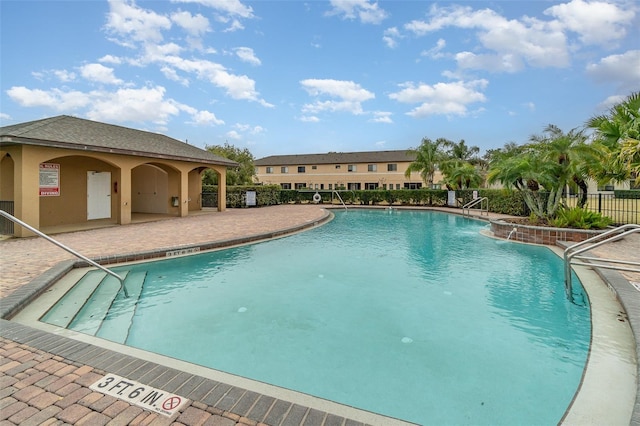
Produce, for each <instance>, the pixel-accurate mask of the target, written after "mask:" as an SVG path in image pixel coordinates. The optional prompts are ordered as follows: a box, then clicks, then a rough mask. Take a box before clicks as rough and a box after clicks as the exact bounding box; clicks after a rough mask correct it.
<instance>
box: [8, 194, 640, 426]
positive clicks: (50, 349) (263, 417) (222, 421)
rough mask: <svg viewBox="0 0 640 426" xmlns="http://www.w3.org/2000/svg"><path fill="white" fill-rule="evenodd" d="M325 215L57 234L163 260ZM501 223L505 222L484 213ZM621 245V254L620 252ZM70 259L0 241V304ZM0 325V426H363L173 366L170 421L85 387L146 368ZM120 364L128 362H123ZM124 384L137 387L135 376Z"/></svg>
mask: <svg viewBox="0 0 640 426" xmlns="http://www.w3.org/2000/svg"><path fill="white" fill-rule="evenodd" d="M325 215H326V211H325V210H324V209H322V206H314V205H283V206H273V207H268V208H260V209H231V210H227V211H226V212H210V213H208V214H201V215H194V216H190V217H186V218H174V219H166V220H159V221H154V222H148V223H141V224H132V225H128V226H115V227H109V228H103V229H96V230H88V231H78V232H69V233H64V234H59V235H57V236H56V239H57V240H59V241H60V242H62V243H64V244H66V245H68V246H69V247H71V248H73V249H75V250H77V251H79V252H80V253H82V254H84V255H86V256H88V257H90V258H100V257H105V256H107V257H110V258H116V257H117V256H120V257H124V258H129V257H130V258H134V257H135V253H141V252H145V253H161V252H164V251H168V250H174V249H179V248H181V247H188V246H190V245H193V244H206V243H211V242H217V243H221V242H222V243H225V244H227V243H230V242H231V241H233V240H236V239H240V238H246V237H247V236H259V235H263V236H265V235H266V236H268V235H276V234H280V233H283V232H287V231H288V230H291V229H292V227H293V228H295V227H303V226H312V225H313V224H315V223H318V222H319V221H321V220H323V217H325ZM498 217H503V216H502V215H491V216H490V218H498ZM484 218H486V216H485V217H484ZM620 247H621V248H620V250H621V252H624V251H625V250H627V249H626V248H625V247H622V246H620ZM634 247H635V246H634ZM637 253H638V251H636V252H635V254H633V253H632V255H636V254H637ZM72 258H73V257H72V255H70V254H69V253H67V252H65V251H63V250H61V249H59V248H57V247H55V246H53V245H51V244H50V243H49V242H47V241H45V240H43V239H41V238H24V239H9V240H5V241H0V272H1V277H2V281H1V283H0V297H1V299H0V305H1V304H3V302H5V301H6V300H9V299H11V297H10V296H12V295H14V294H15V293H19V292H20V291H22V290H23V289H24V288H25V287H27V286H28V284H29V283H30V282H32V281H33V280H34V279H35V278H36V277H39V276H41V275H42V274H43V273H45V272H46V271H48V270H49V269H50V268H52V267H53V266H55V265H57V264H59V263H60V262H62V261H65V260H71V259H72ZM45 275H46V274H45ZM0 321H2V322H1V323H0V325H1V326H2V330H1V331H2V333H1V334H2V337H0V426H4V425H13V424H23V425H38V424H44V425H63V424H69V425H105V424H109V425H126V424H131V425H164V424H173V425H220V426H231V425H234V424H238V425H251V426H256V425H262V424H269V425H303V424H308V425H345V426H346V425H357V424H362V422H358V421H353V420H350V419H348V418H346V417H340V416H337V415H334V414H330V413H327V412H323V411H318V410H317V409H313V408H308V407H305V406H301V405H299V404H295V403H289V402H287V401H282V400H278V399H275V398H272V397H267V396H265V395H260V394H258V393H256V392H252V391H250V390H244V389H237V388H234V387H231V386H228V385H225V384H223V383H216V382H213V381H211V380H205V379H203V378H199V377H196V376H186V375H183V373H181V372H179V371H175V370H173V371H171V369H167V371H168V373H166V374H167V375H170V374H173V376H171V377H175V378H180V380H178V379H175V380H173V381H172V382H171V383H174V384H175V389H173V390H172V389H165V390H167V391H169V392H175V393H178V394H181V395H185V394H188V395H190V399H191V400H192V402H191V403H190V404H189V405H187V406H186V407H184V408H183V409H181V411H180V412H179V414H178V415H177V416H174V418H172V419H168V418H166V417H164V416H161V415H159V414H156V413H152V412H150V411H145V410H142V409H141V408H139V407H137V406H134V405H131V404H129V403H127V402H124V401H122V400H117V399H115V398H113V397H110V396H107V395H103V394H101V393H97V392H94V391H92V390H90V389H89V385H90V384H91V383H93V382H95V381H96V380H98V379H100V378H101V377H103V376H104V375H105V374H107V373H114V374H118V373H120V372H122V371H128V370H126V367H129V369H131V368H133V367H131V366H136V368H135V369H133V370H132V372H141V371H145V370H146V369H149V368H151V369H153V368H157V366H155V365H151V364H152V363H149V362H146V361H144V360H139V359H134V358H133V357H127V356H126V355H122V356H120V357H119V358H118V359H115V358H114V357H113V354H112V352H110V351H106V350H105V351H101V350H100V349H97V348H96V347H94V346H91V345H89V344H79V343H77V342H73V341H71V339H67V338H64V337H61V336H54V335H52V334H50V333H46V332H43V331H40V330H33V329H29V328H28V327H26V326H23V325H20V324H14V323H10V322H7V321H5V320H0ZM66 354H68V355H66ZM124 357H126V358H125V360H126V362H123V360H122V359H123V358H124ZM127 362H128V363H127ZM137 363H138V364H137ZM116 367H118V368H120V370H118V369H117V368H116ZM154 371H159V370H154ZM162 371H163V373H161V374H163V375H164V374H165V372H164V370H162ZM140 374H142V373H140ZM121 375H124V374H121ZM126 377H129V378H131V379H133V380H136V378H135V376H134V377H131V376H126ZM157 387H160V388H162V386H157ZM163 389H164V388H163ZM187 391H188V392H187ZM181 392H182V393H181ZM187 397H189V396H187Z"/></svg>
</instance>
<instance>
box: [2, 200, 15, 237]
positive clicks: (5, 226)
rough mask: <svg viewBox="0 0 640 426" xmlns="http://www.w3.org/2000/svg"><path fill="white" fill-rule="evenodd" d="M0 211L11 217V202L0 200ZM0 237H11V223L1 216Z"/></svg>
mask: <svg viewBox="0 0 640 426" xmlns="http://www.w3.org/2000/svg"><path fill="white" fill-rule="evenodd" d="M0 210H4V211H5V212H7V213H9V214H10V215H12V216H13V214H14V211H13V201H2V200H0ZM0 235H13V222H11V221H10V220H9V219H7V218H6V217H3V216H0Z"/></svg>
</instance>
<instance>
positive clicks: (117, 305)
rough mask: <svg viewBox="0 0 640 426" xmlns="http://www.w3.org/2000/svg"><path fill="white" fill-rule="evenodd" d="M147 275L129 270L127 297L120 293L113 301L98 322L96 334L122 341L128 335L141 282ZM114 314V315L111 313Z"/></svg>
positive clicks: (140, 291) (140, 290) (143, 272)
mask: <svg viewBox="0 0 640 426" xmlns="http://www.w3.org/2000/svg"><path fill="white" fill-rule="evenodd" d="M146 276H147V272H146V271H138V272H130V273H129V274H127V277H126V278H125V283H126V286H127V291H128V292H129V297H123V294H122V293H120V294H118V296H117V297H116V298H115V300H114V301H113V304H112V305H111V307H110V308H109V311H108V312H107V315H106V317H105V318H104V320H103V321H102V322H101V324H100V328H99V329H98V331H97V333H95V335H96V336H98V337H101V338H103V339H107V340H111V341H112V342H117V343H124V342H126V341H127V336H128V335H129V328H130V327H131V323H132V322H133V315H134V314H135V312H136V306H137V304H138V300H139V299H140V294H141V293H142V284H143V283H144V279H145V278H146ZM111 314H114V315H111Z"/></svg>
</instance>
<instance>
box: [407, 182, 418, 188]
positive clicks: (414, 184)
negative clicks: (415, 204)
mask: <svg viewBox="0 0 640 426" xmlns="http://www.w3.org/2000/svg"><path fill="white" fill-rule="evenodd" d="M420 188H422V184H421V183H411V182H410V183H405V184H404V189H420Z"/></svg>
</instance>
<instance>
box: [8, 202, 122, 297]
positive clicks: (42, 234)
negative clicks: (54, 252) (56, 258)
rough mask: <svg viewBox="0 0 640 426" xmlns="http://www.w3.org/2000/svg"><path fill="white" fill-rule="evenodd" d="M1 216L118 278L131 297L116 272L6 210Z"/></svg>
mask: <svg viewBox="0 0 640 426" xmlns="http://www.w3.org/2000/svg"><path fill="white" fill-rule="evenodd" d="M0 216H3V217H5V218H6V219H9V220H10V221H12V222H14V223H17V224H18V225H20V226H22V227H24V228H26V229H28V230H29V231H31V232H33V233H34V234H36V235H38V236H40V237H42V238H44V239H45V240H47V241H49V242H50V243H52V244H54V245H56V246H58V247H60V248H61V249H63V250H65V251H67V252H69V253H71V254H72V255H74V256H75V257H77V258H78V259H82V260H84V261H85V262H87V263H88V264H90V265H91V266H95V267H96V268H98V269H100V270H102V271H104V272H105V273H107V274H109V275H111V276H112V277H114V278H116V279H117V280H118V281H120V290H122V291H123V292H124V297H129V293H128V292H127V287H126V286H125V285H124V278H122V277H121V276H120V275H118V274H116V273H115V272H113V271H111V270H109V269H107V268H105V267H104V266H102V265H100V264H99V263H97V262H94V261H93V260H91V259H89V258H88V257H86V256H84V255H82V254H80V253H78V252H77V251H75V250H73V249H72V248H70V247H67V246H65V245H64V244H62V243H61V242H60V241H57V240H54V239H53V238H51V237H50V236H48V235H47V234H45V233H44V232H41V231H39V230H38V229H36V228H34V227H33V226H31V225H29V224H27V223H25V222H23V221H21V220H20V219H18V218H17V217H15V216H13V215H10V214H9V213H7V212H5V211H4V210H0Z"/></svg>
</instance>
